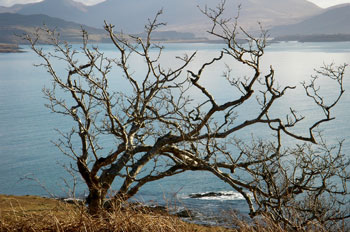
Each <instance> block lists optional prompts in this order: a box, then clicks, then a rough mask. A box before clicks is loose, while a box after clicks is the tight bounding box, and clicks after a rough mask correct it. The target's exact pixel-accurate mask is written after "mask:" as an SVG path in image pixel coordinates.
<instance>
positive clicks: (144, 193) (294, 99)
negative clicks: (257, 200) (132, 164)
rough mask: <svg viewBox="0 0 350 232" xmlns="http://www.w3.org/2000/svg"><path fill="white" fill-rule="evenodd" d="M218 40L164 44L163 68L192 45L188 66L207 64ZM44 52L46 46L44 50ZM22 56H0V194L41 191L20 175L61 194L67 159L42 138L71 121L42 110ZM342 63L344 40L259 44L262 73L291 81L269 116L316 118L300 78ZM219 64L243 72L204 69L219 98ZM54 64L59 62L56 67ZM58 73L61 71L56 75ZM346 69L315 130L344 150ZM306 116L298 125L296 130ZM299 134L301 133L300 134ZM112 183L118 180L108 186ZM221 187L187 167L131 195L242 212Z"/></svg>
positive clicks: (349, 133) (44, 80) (26, 56)
mask: <svg viewBox="0 0 350 232" xmlns="http://www.w3.org/2000/svg"><path fill="white" fill-rule="evenodd" d="M221 46H222V45H213V44H168V45H167V47H166V49H165V51H164V57H163V62H164V63H163V64H164V66H168V67H172V66H173V65H174V63H176V62H177V61H176V59H175V58H174V57H175V56H179V55H183V54H184V53H191V52H194V51H196V50H198V54H197V56H196V60H195V61H194V62H193V63H192V64H191V67H198V66H199V65H201V64H202V63H203V62H207V61H208V60H210V59H211V57H214V56H218V52H217V49H218V48H220V47H221ZM100 48H101V49H102V50H104V51H105V52H106V55H107V56H115V55H116V54H115V51H114V50H113V47H112V45H109V44H103V45H100ZM45 49H50V48H49V47H45ZM27 51H28V52H27V53H20V54H0V186H1V188H0V194H17V195H22V194H36V195H47V194H46V192H45V191H44V190H43V189H42V188H40V187H39V186H38V185H37V184H36V183H34V182H30V181H22V182H18V181H19V179H20V178H21V177H23V176H25V175H28V174H33V175H34V176H35V177H37V178H38V179H39V180H40V181H41V182H42V184H44V185H45V186H46V187H47V188H48V189H49V190H50V191H52V192H54V193H56V194H57V195H61V196H64V195H65V191H64V189H66V186H64V185H63V181H62V179H61V178H67V179H69V178H70V177H69V175H68V174H67V173H66V172H65V171H64V169H63V168H62V167H61V166H60V164H64V163H66V164H67V163H68V162H70V160H69V158H67V157H65V156H63V155H62V154H61V153H60V152H59V151H58V149H57V148H56V147H55V146H54V145H53V144H52V143H50V141H51V140H55V139H57V137H58V135H57V133H56V132H55V131H54V128H60V129H65V128H66V129H68V128H70V127H71V125H72V124H71V123H72V122H71V121H70V120H69V119H68V118H62V117H61V116H59V115H55V114H52V113H50V112H49V110H48V109H46V108H45V107H44V104H45V103H46V100H45V99H44V98H43V94H42V93H41V89H42V88H43V87H44V86H50V79H49V77H48V74H47V73H46V72H45V71H43V70H42V69H40V68H35V67H33V64H34V63H40V60H39V59H38V57H36V55H34V54H33V53H32V52H31V51H30V50H29V49H27ZM331 62H334V63H339V64H342V63H346V62H350V43H302V44H301V43H280V44H272V45H271V47H270V48H268V49H267V53H266V55H265V57H264V58H263V65H262V67H263V68H262V70H263V71H264V72H267V71H268V69H269V66H270V64H271V65H273V67H274V69H275V73H276V78H277V79H278V81H279V83H280V84H281V85H286V84H290V85H297V86H298V87H297V89H296V91H294V92H291V93H290V94H287V95H286V98H285V99H284V102H280V103H278V105H276V107H275V108H273V109H272V112H273V113H274V114H276V115H280V114H284V113H285V112H287V111H288V110H289V105H292V106H293V107H295V108H296V109H297V110H298V111H299V112H300V113H302V114H304V115H308V116H309V117H310V118H316V117H318V115H319V113H320V112H318V111H315V108H313V107H312V106H311V104H312V102H311V101H309V100H305V98H304V95H303V94H304V92H303V89H302V88H301V87H300V84H299V83H300V82H301V81H303V80H306V79H307V78H308V77H309V76H310V75H311V74H313V73H314V72H313V69H314V68H317V67H320V66H322V65H323V63H331ZM141 63H142V62H140V61H135V63H134V64H133V65H135V66H132V69H133V70H134V71H135V72H140V73H142V71H143V67H141V66H140V64H141ZM225 64H228V65H229V66H230V67H231V68H232V70H233V71H232V72H233V74H235V75H238V76H240V77H244V76H245V75H249V73H250V71H249V70H247V69H242V67H241V66H239V65H237V64H236V63H234V62H232V61H231V60H230V59H228V58H226V59H225V60H224V62H223V63H221V64H218V65H217V66H215V68H214V67H212V68H208V70H207V72H206V73H205V76H204V77H202V78H203V83H204V84H206V85H207V86H208V89H209V90H210V91H213V92H214V96H215V98H216V99H217V100H218V101H219V102H220V101H224V100H226V99H228V98H234V97H235V96H237V92H234V91H232V88H231V87H230V86H228V85H227V84H226V81H225V80H224V78H223V77H222V74H223V70H224V67H225ZM59 65H60V67H61V69H62V70H64V68H65V67H64V66H62V64H59ZM63 73H64V72H62V75H63ZM349 73H350V71H348V74H347V76H346V79H345V88H346V89H347V90H348V91H346V92H345V95H344V98H343V99H342V101H341V102H340V104H339V105H338V107H337V108H336V110H337V111H336V113H335V116H336V117H337V120H336V121H333V122H331V123H329V124H327V125H326V126H324V127H323V129H325V130H327V139H328V141H334V142H335V141H337V139H341V138H345V139H347V141H346V142H345V144H344V151H345V152H348V153H350V141H349V140H350V124H349V123H348V122H349V121H350V112H349V105H350V94H349V93H350V91H349V89H350V78H349V77H350V75H349ZM113 75H114V77H113V80H112V85H114V86H120V83H122V82H121V81H122V77H120V76H119V74H118V73H117V72H116V71H115V72H114V73H113ZM324 84H325V87H324V88H325V89H326V90H327V93H328V94H329V97H332V93H334V92H335V90H334V89H333V87H332V86H331V85H329V84H328V83H324ZM191 96H192V97H194V98H199V97H200V93H199V92H193V93H191ZM255 111H256V105H254V103H253V102H252V103H251V104H250V105H248V106H245V107H242V108H240V109H239V112H238V113H239V117H238V119H239V120H246V119H247V117H254V113H255ZM307 123H308V121H305V122H304V124H301V126H300V127H299V128H298V129H299V130H303V129H304V128H303V127H304V126H305V127H306V126H307ZM251 132H252V131H251V130H246V131H244V132H243V133H241V134H240V135H241V136H242V137H244V138H248V139H249V138H250V135H251ZM255 133H256V134H257V135H259V134H261V135H263V128H260V127H255ZM306 133H307V131H306ZM117 185H118V180H117V181H116V183H115V185H114V186H117ZM231 190H232V189H230V187H229V186H227V185H225V184H224V183H222V182H221V181H219V180H218V179H217V178H216V177H214V176H211V175H209V174H207V173H202V172H187V173H185V174H181V175H179V176H176V177H170V178H167V179H163V180H161V181H157V182H153V183H151V184H147V185H145V186H144V188H143V189H142V190H141V191H140V193H139V194H138V195H137V197H136V198H137V199H138V200H140V201H143V202H150V201H151V202H158V203H161V204H165V203H169V202H171V201H172V199H176V201H177V204H180V205H181V204H183V205H184V206H185V207H188V208H195V209H199V211H200V212H207V213H208V214H210V213H212V214H214V215H215V214H217V213H218V210H234V209H240V210H241V211H243V213H244V212H245V211H246V210H247V209H246V208H245V203H244V200H242V199H241V197H240V196H239V195H237V193H235V192H232V191H231ZM84 191H85V186H84V185H83V184H81V185H79V186H78V193H79V195H84ZM208 192H215V193H225V194H226V195H225V194H222V195H220V196H219V195H216V196H206V197H202V198H201V199H196V198H190V197H189V196H190V194H194V193H202V194H203V193H208Z"/></svg>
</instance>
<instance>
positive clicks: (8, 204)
mask: <svg viewBox="0 0 350 232" xmlns="http://www.w3.org/2000/svg"><path fill="white" fill-rule="evenodd" d="M85 210H86V209H85V207H84V206H82V205H80V206H79V205H74V204H69V203H65V202H63V201H60V200H55V199H48V198H41V197H37V196H5V195H0V231H1V232H2V231H120V232H121V231H123V232H131V231H132V232H137V231H164V232H171V231H198V232H200V231H203V232H204V231H208V232H214V231H223V232H228V231H236V230H232V229H226V228H222V227H206V226H200V225H195V224H191V223H186V222H184V221H182V220H181V219H179V218H178V217H175V216H171V215H167V214H164V213H161V212H156V211H154V212H153V211H145V210H140V209H134V208H132V207H129V208H126V209H123V210H116V211H114V212H105V213H104V215H101V217H98V218H94V217H91V216H90V215H88V214H87V213H86V211H85Z"/></svg>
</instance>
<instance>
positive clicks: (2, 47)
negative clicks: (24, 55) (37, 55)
mask: <svg viewBox="0 0 350 232" xmlns="http://www.w3.org/2000/svg"><path fill="white" fill-rule="evenodd" d="M18 52H23V50H21V48H20V47H19V46H18V45H17V44H5V43H0V53H18Z"/></svg>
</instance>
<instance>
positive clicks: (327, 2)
mask: <svg viewBox="0 0 350 232" xmlns="http://www.w3.org/2000/svg"><path fill="white" fill-rule="evenodd" d="M308 1H309V2H313V3H315V4H316V5H318V6H320V7H323V8H327V7H330V6H335V5H338V4H342V3H350V0H308Z"/></svg>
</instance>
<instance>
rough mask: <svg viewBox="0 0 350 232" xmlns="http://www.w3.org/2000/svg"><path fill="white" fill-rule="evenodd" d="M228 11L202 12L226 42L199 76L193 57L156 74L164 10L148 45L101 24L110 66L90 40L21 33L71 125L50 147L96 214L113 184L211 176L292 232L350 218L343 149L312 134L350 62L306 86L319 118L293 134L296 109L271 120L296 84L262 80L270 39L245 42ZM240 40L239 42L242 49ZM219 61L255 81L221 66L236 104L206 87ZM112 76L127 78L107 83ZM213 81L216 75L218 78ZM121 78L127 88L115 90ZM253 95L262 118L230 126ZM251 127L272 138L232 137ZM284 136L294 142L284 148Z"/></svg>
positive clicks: (121, 194)
mask: <svg viewBox="0 0 350 232" xmlns="http://www.w3.org/2000/svg"><path fill="white" fill-rule="evenodd" d="M224 6H225V2H223V3H222V4H220V5H219V6H218V7H217V8H215V9H209V8H204V9H201V11H202V12H203V14H204V15H206V16H207V17H208V18H209V20H210V21H211V23H212V27H211V29H210V30H209V31H208V33H209V34H210V35H212V36H215V37H216V38H217V39H221V40H222V41H223V42H224V44H225V48H224V49H222V50H221V51H218V55H217V56H216V57H212V58H207V62H205V63H203V64H202V65H201V66H200V67H199V68H198V69H196V70H193V69H190V68H189V64H190V63H191V62H192V61H193V60H194V59H196V52H194V53H193V54H189V55H185V56H182V57H177V59H178V60H179V61H180V63H181V64H180V65H178V66H174V67H172V68H166V67H163V65H162V63H161V62H160V59H161V57H162V51H163V47H162V46H160V45H158V44H156V43H152V40H151V36H152V32H153V31H155V30H156V29H157V28H158V27H159V26H162V25H163V24H162V23H158V16H159V15H160V14H161V12H159V13H158V14H157V16H156V17H155V19H154V20H150V21H149V22H148V24H147V26H146V27H145V31H146V33H147V36H146V38H139V37H135V36H129V35H123V34H120V33H115V32H114V31H113V28H114V26H113V25H110V24H107V23H105V29H106V31H107V32H108V34H109V37H110V39H111V41H112V43H113V44H114V45H115V51H116V54H117V55H118V57H117V58H110V57H106V56H105V55H104V54H103V53H102V52H101V51H100V50H99V49H98V48H97V47H93V46H88V35H87V33H85V32H83V45H82V47H81V49H79V50H76V49H73V47H72V46H71V45H69V44H68V43H62V42H61V41H59V39H58V36H57V35H55V33H54V32H53V31H50V30H47V33H48V34H49V35H50V41H49V42H50V44H52V45H53V48H54V51H51V50H50V51H49V52H47V51H44V50H42V49H40V47H39V46H38V45H37V43H38V39H39V36H35V35H32V36H28V37H27V39H28V40H29V41H30V43H31V45H32V49H33V50H34V51H35V52H36V53H37V54H38V55H39V56H40V57H41V58H42V59H43V60H44V62H43V63H42V64H41V66H43V67H45V68H46V69H47V71H48V72H49V73H50V75H51V77H52V78H53V86H52V87H51V88H49V89H44V93H45V96H46V97H47V99H48V102H49V104H48V107H49V108H50V109H51V111H53V112H55V113H59V114H63V115H65V116H68V117H71V119H72V120H73V121H74V123H75V126H74V127H73V128H72V130H71V131H69V132H68V133H61V135H62V138H61V139H60V140H59V141H58V142H57V144H56V145H57V146H58V147H59V149H60V150H61V151H62V152H63V153H64V154H66V155H68V156H70V157H72V158H73V159H74V160H75V162H76V165H77V168H78V170H79V173H80V174H81V176H82V177H83V179H84V181H85V182H86V184H87V186H88V188H89V197H88V204H89V210H90V212H91V213H97V212H99V211H100V210H101V209H102V207H103V201H104V199H105V197H106V194H107V193H108V191H109V190H110V188H111V184H112V183H113V181H114V180H115V178H116V177H119V178H118V180H121V181H122V182H121V183H120V188H119V189H118V191H117V194H116V195H115V196H114V198H115V200H117V199H118V200H120V199H123V200H126V199H129V198H130V197H132V196H133V195H134V194H135V193H136V192H137V191H138V190H139V189H140V188H141V187H142V186H143V185H144V184H145V183H148V182H151V181H155V180H159V179H161V178H164V177H167V176H172V175H175V174H178V173H181V172H184V171H187V170H198V171H208V172H211V173H213V174H214V175H215V176H217V177H218V178H219V179H220V180H222V181H224V182H226V183H227V184H229V185H230V186H231V187H232V188H233V189H234V190H235V191H237V192H239V193H241V194H242V195H243V196H244V198H245V200H246V202H247V204H248V206H249V209H250V215H251V216H252V217H255V216H258V215H264V216H266V217H269V218H271V219H273V220H274V221H276V222H282V223H283V224H284V225H285V226H288V227H289V228H294V229H307V228H308V226H316V225H318V224H320V225H330V224H329V223H331V222H336V221H338V220H342V219H344V218H346V217H349V213H348V211H347V208H346V207H345V205H344V204H345V203H347V201H348V198H349V196H348V187H347V181H348V179H349V173H348V172H347V166H348V164H349V161H348V159H346V158H345V157H344V154H343V153H342V150H341V146H342V142H340V143H339V144H338V145H334V146H333V145H332V146H330V145H327V143H326V142H325V141H324V139H323V138H322V136H321V135H320V133H318V130H317V128H318V126H319V125H321V124H324V123H327V122H329V121H331V120H333V119H334V117H332V111H333V108H334V107H335V105H336V104H337V103H338V102H339V100H340V98H341V96H342V95H343V93H344V89H343V77H344V72H345V68H346V65H345V64H344V65H341V66H335V65H329V66H327V65H326V66H324V67H322V68H321V69H319V70H318V71H317V72H316V75H315V76H313V77H312V78H311V81H310V83H303V87H304V89H305V95H306V97H308V98H310V99H312V100H313V102H314V103H315V106H316V107H318V108H320V109H321V110H322V112H323V117H322V118H321V119H317V120H315V121H314V122H312V123H311V124H310V125H309V126H308V128H304V129H305V131H302V132H301V134H298V133H296V132H295V130H293V128H294V127H295V126H296V125H299V124H300V122H302V121H303V120H304V117H302V116H300V115H299V114H298V113H297V112H296V111H295V110H293V109H292V108H290V112H287V113H286V115H285V116H284V117H276V116H274V115H273V114H272V113H270V109H271V107H272V106H273V105H275V104H276V102H277V101H283V97H284V95H285V93H286V92H289V91H294V89H295V86H284V87H279V86H278V84H277V80H276V78H275V73H274V69H273V67H272V66H271V67H270V69H269V72H268V73H262V71H261V58H262V57H263V55H264V50H265V47H266V44H267V33H266V32H265V31H264V30H261V35H260V36H257V37H256V36H252V35H250V34H249V33H247V32H246V31H245V30H244V29H242V28H240V27H239V26H238V23H237V18H235V19H233V20H230V19H226V18H224V17H223V12H224ZM38 35H39V34H38ZM240 39H244V40H245V43H239V41H241V40H240ZM82 55H83V56H84V57H83V58H81V57H80V58H78V56H82ZM133 57H140V58H142V59H143V62H144V65H145V72H144V73H143V76H142V77H140V76H139V75H136V74H135V73H134V72H133V70H132V68H131V67H130V60H131V59H132V58H133ZM224 57H225V59H227V58H229V59H232V60H234V61H236V62H239V63H240V64H241V65H242V66H245V67H247V68H248V69H250V70H251V71H252V73H253V74H252V75H251V76H249V77H246V78H244V79H242V78H238V77H235V76H232V75H231V72H230V68H229V67H228V68H227V70H222V72H223V73H224V77H225V78H226V81H227V85H229V86H230V87H231V88H232V90H233V91H237V92H238V93H239V96H238V97H237V98H234V99H228V100H227V101H225V102H219V101H217V100H216V98H215V96H214V94H213V93H211V92H210V90H209V89H208V86H205V84H204V83H205V82H204V81H203V80H202V78H203V77H202V76H203V75H202V74H203V73H205V72H206V70H207V69H208V67H211V66H215V65H216V64H217V63H219V62H222V60H223V58H224ZM52 60H59V61H63V62H64V63H65V64H66V65H67V66H68V70H67V72H66V73H64V74H61V70H60V72H59V71H58V70H57V69H56V68H55V67H54V66H53V63H52V62H51V61H52ZM112 68H117V69H119V70H120V71H121V73H122V74H121V75H120V76H114V75H111V71H112ZM321 77H322V78H324V77H326V78H330V79H331V80H333V81H334V82H335V83H336V84H337V85H338V86H339V88H338V95H337V97H336V98H335V99H325V98H324V97H323V96H322V95H321V94H320V91H319V86H318V79H319V78H321ZM212 78H222V73H220V74H218V76H217V77H212ZM116 79H122V80H124V81H125V83H127V85H128V86H127V87H125V86H122V87H120V86H115V85H113V86H112V85H110V82H111V81H112V80H116ZM194 89H195V90H197V91H198V92H199V93H201V95H202V96H201V97H200V98H193V97H191V94H190V91H192V90H194ZM62 90H63V91H62ZM251 99H253V100H254V99H256V101H257V112H258V113H256V115H255V116H253V117H251V118H246V119H245V120H243V121H242V120H237V114H240V115H244V112H240V106H242V105H244V104H249V102H248V101H251ZM257 124H259V125H264V126H265V128H266V135H267V137H268V138H269V139H262V138H253V139H252V140H251V141H242V140H240V139H238V137H239V136H237V135H239V133H240V132H241V131H242V130H243V129H246V128H254V125H257ZM305 132H307V133H305ZM271 134H272V135H273V136H270V135H271ZM105 136H109V137H111V138H113V140H114V149H113V150H112V151H110V152H107V151H106V150H105V149H103V147H102V145H101V143H100V140H99V138H101V137H105ZM267 137H266V138H267ZM76 138H78V139H79V145H78V143H77V142H76V141H77V140H76ZM286 138H287V139H288V140H294V141H295V144H296V145H295V146H292V147H290V146H289V147H285V146H284V145H283V139H286Z"/></svg>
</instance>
